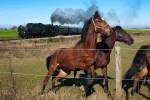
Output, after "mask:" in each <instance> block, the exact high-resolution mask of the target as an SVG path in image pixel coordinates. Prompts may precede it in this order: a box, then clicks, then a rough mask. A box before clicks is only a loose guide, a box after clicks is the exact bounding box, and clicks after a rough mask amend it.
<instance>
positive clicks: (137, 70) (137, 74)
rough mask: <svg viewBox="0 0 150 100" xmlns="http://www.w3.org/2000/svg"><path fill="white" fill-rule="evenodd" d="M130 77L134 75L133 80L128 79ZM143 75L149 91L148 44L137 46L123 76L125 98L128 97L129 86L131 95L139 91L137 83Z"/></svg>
mask: <svg viewBox="0 0 150 100" xmlns="http://www.w3.org/2000/svg"><path fill="white" fill-rule="evenodd" d="M132 77H134V79H133V80H134V81H133V82H132V81H131V80H130V79H132ZM143 77H145V78H146V84H147V86H148V89H149V92H150V45H144V46H141V47H140V48H139V50H138V51H137V53H136V55H135V57H134V59H133V62H132V65H131V67H130V68H129V70H128V71H127V72H126V74H125V76H124V80H123V84H122V87H123V89H124V90H125V92H126V98H127V99H128V98H129V93H128V89H129V88H130V87H133V88H132V91H131V94H132V95H133V94H134V93H135V92H137V93H138V92H139V89H140V88H138V87H140V84H138V83H139V81H140V79H141V78H143ZM138 85H139V86H138ZM149 99H150V98H149Z"/></svg>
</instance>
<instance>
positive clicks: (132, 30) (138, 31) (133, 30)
mask: <svg viewBox="0 0 150 100" xmlns="http://www.w3.org/2000/svg"><path fill="white" fill-rule="evenodd" d="M126 31H127V32H129V33H145V32H148V33H150V29H126Z"/></svg>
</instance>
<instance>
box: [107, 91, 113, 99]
mask: <svg viewBox="0 0 150 100" xmlns="http://www.w3.org/2000/svg"><path fill="white" fill-rule="evenodd" d="M108 100H114V98H113V96H112V95H111V93H110V92H109V93H108Z"/></svg>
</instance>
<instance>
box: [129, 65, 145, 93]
mask: <svg viewBox="0 0 150 100" xmlns="http://www.w3.org/2000/svg"><path fill="white" fill-rule="evenodd" d="M147 73H148V69H147V65H146V64H144V65H143V66H142V69H141V70H140V72H138V73H136V75H135V79H134V83H133V88H132V91H131V94H132V95H133V94H134V92H138V91H139V88H138V83H139V80H140V79H141V78H142V77H144V76H146V75H147Z"/></svg>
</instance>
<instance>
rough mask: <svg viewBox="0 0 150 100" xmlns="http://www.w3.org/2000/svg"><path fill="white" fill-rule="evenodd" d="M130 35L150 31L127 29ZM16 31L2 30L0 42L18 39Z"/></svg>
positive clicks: (0, 31)
mask: <svg viewBox="0 0 150 100" xmlns="http://www.w3.org/2000/svg"><path fill="white" fill-rule="evenodd" d="M126 30H127V32H129V33H150V29H126ZM18 38H19V36H18V33H17V31H16V30H0V40H6V39H7V40H8V39H18Z"/></svg>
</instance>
